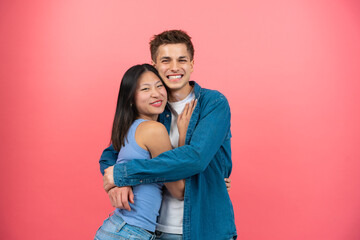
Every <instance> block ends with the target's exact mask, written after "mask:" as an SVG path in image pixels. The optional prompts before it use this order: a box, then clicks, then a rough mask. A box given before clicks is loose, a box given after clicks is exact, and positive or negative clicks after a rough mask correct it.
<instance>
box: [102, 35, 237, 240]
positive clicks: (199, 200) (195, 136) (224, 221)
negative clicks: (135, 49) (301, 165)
mask: <svg viewBox="0 0 360 240" xmlns="http://www.w3.org/2000/svg"><path fill="white" fill-rule="evenodd" d="M150 51H151V58H152V64H153V65H154V66H155V67H156V69H157V70H158V71H159V74H160V76H161V77H162V79H163V80H164V82H165V84H166V86H167V87H168V89H169V106H168V107H167V108H166V109H165V111H164V113H162V114H161V115H160V116H159V121H160V122H161V123H163V124H164V125H165V127H166V128H167V130H168V131H169V133H170V140H171V143H172V145H173V147H174V148H175V149H173V150H171V151H168V152H165V153H163V154H161V155H159V156H158V157H156V158H153V159H151V160H144V159H134V160H132V161H129V162H127V163H125V164H116V165H115V166H113V167H109V166H112V165H114V164H115V162H116V158H117V152H115V151H114V150H113V148H112V146H110V147H109V148H107V149H105V150H104V152H103V154H102V156H101V159H100V167H101V171H102V172H104V170H105V169H106V168H107V169H106V170H105V175H104V188H105V190H106V191H109V190H110V191H109V196H110V199H112V202H117V203H118V204H117V205H120V207H123V208H125V209H129V210H130V207H129V206H128V204H127V201H128V198H130V199H129V200H130V202H133V196H132V195H131V194H130V197H129V195H128V194H129V191H131V190H130V188H129V187H126V188H117V187H116V188H114V186H115V185H116V186H118V187H123V186H133V185H137V184H141V183H151V182H171V181H176V180H180V179H185V186H186V187H185V194H184V201H179V200H176V199H174V198H172V197H171V196H170V194H168V193H166V192H165V193H164V197H163V203H162V207H161V210H160V216H159V218H158V227H157V230H158V232H157V235H159V236H158V238H159V239H184V240H187V239H196V240H202V239H204V240H205V239H206V240H209V239H214V240H223V239H224V240H225V239H226V240H228V239H233V238H234V239H235V238H236V229H235V222H234V212H233V207H232V204H231V201H230V198H229V195H228V192H227V189H226V185H225V182H224V181H223V179H224V178H227V177H229V175H230V173H231V168H232V162H231V147H230V138H231V133H230V108H229V104H228V102H227V100H226V98H225V97H224V96H223V95H222V94H221V93H219V92H218V91H214V90H208V89H204V88H201V87H200V86H199V85H198V84H196V83H195V82H190V75H191V73H192V72H193V67H194V59H193V57H194V48H193V45H192V42H191V38H190V37H189V36H188V35H187V34H186V33H185V32H183V31H179V30H172V31H165V32H163V33H160V34H158V35H155V36H154V38H153V39H152V40H151V42H150ZM193 99H197V106H196V108H195V109H194V112H193V114H192V117H191V120H190V123H189V126H188V131H187V136H186V145H185V146H182V147H178V148H176V147H177V142H178V137H179V136H178V131H177V125H176V119H177V116H178V114H180V113H181V112H182V110H183V108H184V107H185V105H186V103H188V102H190V101H191V100H193ZM108 167H109V168H108ZM135 201H136V200H135ZM119 202H120V203H119ZM113 205H114V203H113ZM121 205H122V206H121ZM181 234H182V235H181Z"/></svg>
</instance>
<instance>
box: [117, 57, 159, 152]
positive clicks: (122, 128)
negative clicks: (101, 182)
mask: <svg viewBox="0 0 360 240" xmlns="http://www.w3.org/2000/svg"><path fill="white" fill-rule="evenodd" d="M148 71H150V72H153V73H155V74H156V76H158V77H159V79H160V80H161V81H162V79H161V77H160V75H159V73H158V72H157V70H156V69H155V68H154V67H153V66H151V65H150V64H142V65H135V66H133V67H131V68H129V69H128V70H127V71H126V72H125V74H124V76H123V78H122V80H121V84H120V90H119V96H118V100H117V105H116V112H115V117H114V123H113V127H112V132H111V143H112V145H113V147H114V149H115V150H116V151H120V149H121V147H122V146H124V145H125V137H126V134H127V133H128V131H129V128H130V126H131V124H132V123H133V122H134V121H135V120H136V118H137V117H138V111H137V109H136V104H135V91H136V87H137V83H138V81H139V78H140V76H141V75H142V74H143V73H145V72H148Z"/></svg>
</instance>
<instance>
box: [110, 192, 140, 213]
mask: <svg viewBox="0 0 360 240" xmlns="http://www.w3.org/2000/svg"><path fill="white" fill-rule="evenodd" d="M108 194H109V198H110V202H111V205H112V206H113V207H116V208H121V209H126V210H128V211H131V208H130V205H129V201H130V203H134V193H133V191H132V188H131V187H114V188H112V189H110V190H109V192H108Z"/></svg>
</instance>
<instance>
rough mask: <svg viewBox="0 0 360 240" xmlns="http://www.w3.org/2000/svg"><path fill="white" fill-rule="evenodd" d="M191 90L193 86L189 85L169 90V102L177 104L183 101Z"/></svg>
mask: <svg viewBox="0 0 360 240" xmlns="http://www.w3.org/2000/svg"><path fill="white" fill-rule="evenodd" d="M192 90H193V86H191V85H190V84H189V83H188V84H187V85H186V86H184V87H183V88H181V89H177V90H170V95H169V102H179V101H181V100H184V99H185V98H186V97H187V96H188V95H189V94H190V93H191V91H192Z"/></svg>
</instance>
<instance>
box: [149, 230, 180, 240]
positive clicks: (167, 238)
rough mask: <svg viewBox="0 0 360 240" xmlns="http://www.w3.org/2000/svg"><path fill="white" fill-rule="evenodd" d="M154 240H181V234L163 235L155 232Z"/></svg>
mask: <svg viewBox="0 0 360 240" xmlns="http://www.w3.org/2000/svg"><path fill="white" fill-rule="evenodd" d="M155 236H156V238H155V239H156V240H182V239H183V238H182V235H181V234H172V233H165V232H160V231H156V232H155Z"/></svg>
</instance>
